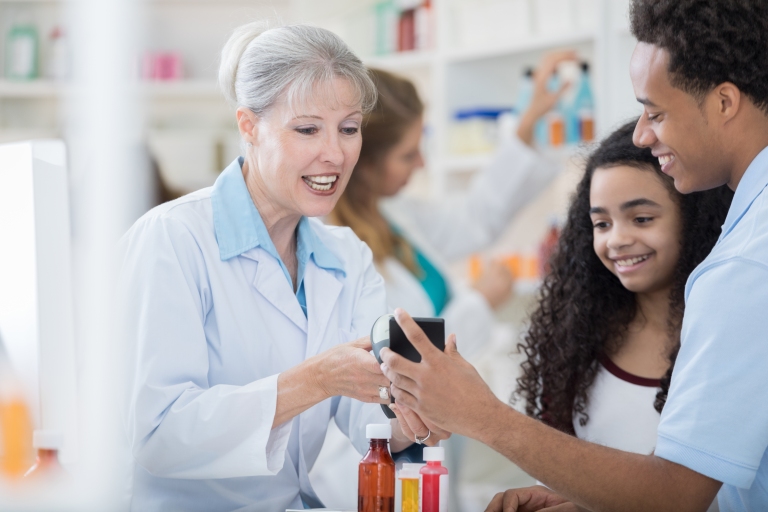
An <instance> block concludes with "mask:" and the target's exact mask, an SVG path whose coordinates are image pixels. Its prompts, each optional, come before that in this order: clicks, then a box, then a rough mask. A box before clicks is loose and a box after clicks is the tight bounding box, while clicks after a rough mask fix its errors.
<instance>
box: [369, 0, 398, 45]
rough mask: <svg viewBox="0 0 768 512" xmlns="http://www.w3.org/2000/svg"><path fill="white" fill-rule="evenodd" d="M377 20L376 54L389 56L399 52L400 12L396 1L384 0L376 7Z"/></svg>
mask: <svg viewBox="0 0 768 512" xmlns="http://www.w3.org/2000/svg"><path fill="white" fill-rule="evenodd" d="M374 12H375V18H376V54H377V55H388V54H390V53H392V52H394V51H396V50H397V30H398V19H399V11H398V9H397V6H396V5H395V2H394V0H382V1H380V2H378V3H377V4H376V6H375V7H374Z"/></svg>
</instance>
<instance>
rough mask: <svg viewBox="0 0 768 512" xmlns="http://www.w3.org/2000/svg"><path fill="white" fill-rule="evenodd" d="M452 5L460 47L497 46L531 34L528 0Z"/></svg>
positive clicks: (464, 0)
mask: <svg viewBox="0 0 768 512" xmlns="http://www.w3.org/2000/svg"><path fill="white" fill-rule="evenodd" d="M454 5H455V10H454V20H455V23H454V25H455V27H456V31H457V32H458V38H457V39H458V41H459V45H460V46H461V47H463V48H485V47H492V46H500V45H504V44H506V43H510V42H514V41H518V40H520V39H523V38H525V37H527V36H529V35H530V34H531V30H530V28H531V10H530V3H529V0H480V1H476V0H473V1H468V0H462V1H459V2H457V3H455V4H454Z"/></svg>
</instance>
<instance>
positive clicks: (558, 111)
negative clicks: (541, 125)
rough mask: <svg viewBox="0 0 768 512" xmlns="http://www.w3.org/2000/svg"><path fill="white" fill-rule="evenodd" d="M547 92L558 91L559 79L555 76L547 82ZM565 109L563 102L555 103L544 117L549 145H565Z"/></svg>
mask: <svg viewBox="0 0 768 512" xmlns="http://www.w3.org/2000/svg"><path fill="white" fill-rule="evenodd" d="M548 88H549V90H550V91H557V90H558V89H560V77H559V76H558V75H557V74H555V75H553V76H552V78H551V79H550V81H549V87H548ZM565 118H566V116H565V107H564V105H563V100H562V99H560V100H558V102H557V105H556V106H555V108H554V109H553V110H552V111H551V112H549V113H548V114H547V116H546V119H547V126H548V127H549V145H550V146H552V147H559V146H562V145H563V144H565Z"/></svg>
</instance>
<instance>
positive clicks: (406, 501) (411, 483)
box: [397, 462, 424, 512]
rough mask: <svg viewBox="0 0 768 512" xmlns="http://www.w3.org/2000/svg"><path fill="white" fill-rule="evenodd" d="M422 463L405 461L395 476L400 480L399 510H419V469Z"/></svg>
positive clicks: (412, 511)
mask: <svg viewBox="0 0 768 512" xmlns="http://www.w3.org/2000/svg"><path fill="white" fill-rule="evenodd" d="M423 467H424V464H414V463H409V462H406V463H405V464H403V468H402V469H401V470H400V473H399V474H398V476H397V478H398V480H400V489H401V491H400V496H401V500H400V510H401V512H419V487H420V485H421V484H420V480H421V478H420V474H419V471H420V470H421V468H423Z"/></svg>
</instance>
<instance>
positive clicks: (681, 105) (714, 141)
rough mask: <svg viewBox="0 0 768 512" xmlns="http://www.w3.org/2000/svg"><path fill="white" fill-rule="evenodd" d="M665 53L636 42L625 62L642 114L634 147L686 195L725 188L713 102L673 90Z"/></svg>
mask: <svg viewBox="0 0 768 512" xmlns="http://www.w3.org/2000/svg"><path fill="white" fill-rule="evenodd" d="M668 69H669V53H668V52H667V51H666V50H663V49H661V48H659V47H657V46H654V45H651V44H647V43H638V45H637V47H636V48H635V51H634V53H633V54H632V60H631V62H630V76H631V78H632V86H633V87H634V90H635V96H636V97H637V100H638V101H639V102H640V103H642V104H643V114H642V115H641V116H640V120H639V121H638V123H637V128H636V129H635V135H634V142H635V145H637V146H639V147H647V148H650V149H651V150H652V151H653V154H654V156H656V157H657V158H658V159H659V163H660V164H661V166H662V171H663V172H664V173H666V174H668V175H670V176H672V178H674V180H675V188H677V190H679V191H680V192H682V193H684V194H686V193H689V192H696V191H699V190H707V189H710V188H715V187H717V186H720V185H723V184H725V183H728V181H729V179H730V173H729V167H728V164H727V162H726V154H725V152H724V151H723V148H722V140H721V137H720V134H719V127H720V126H721V125H720V123H719V122H718V119H717V118H716V117H715V116H714V112H713V109H716V108H717V102H716V101H712V100H713V98H709V95H705V97H704V98H696V97H694V96H692V95H691V94H688V93H687V92H685V91H683V90H681V89H678V88H677V87H674V86H673V85H672V83H671V81H670V75H669V71H668Z"/></svg>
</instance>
